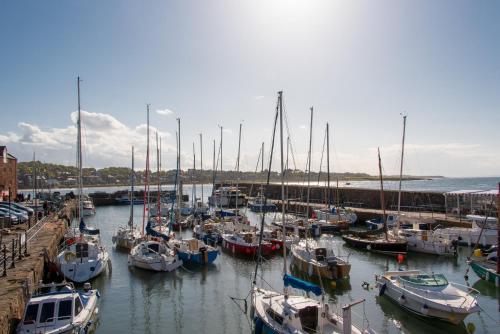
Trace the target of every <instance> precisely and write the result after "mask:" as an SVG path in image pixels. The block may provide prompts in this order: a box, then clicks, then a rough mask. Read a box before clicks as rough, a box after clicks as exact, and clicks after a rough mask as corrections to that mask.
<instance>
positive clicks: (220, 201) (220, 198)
mask: <svg viewBox="0 0 500 334" xmlns="http://www.w3.org/2000/svg"><path fill="white" fill-rule="evenodd" d="M222 130H223V128H222V125H221V126H220V186H221V188H222V180H223V178H222ZM219 195H220V196H219V204H220V210H221V212H222V189H221V191H220V192H219Z"/></svg>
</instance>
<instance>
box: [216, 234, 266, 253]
mask: <svg viewBox="0 0 500 334" xmlns="http://www.w3.org/2000/svg"><path fill="white" fill-rule="evenodd" d="M222 248H223V249H225V250H227V251H229V252H230V253H232V254H234V255H239V256H244V257H255V256H257V253H258V250H259V246H257V245H252V244H249V245H241V244H238V243H234V242H231V241H229V240H227V239H224V238H223V240H222ZM273 252H274V246H272V244H266V245H265V244H262V256H271V255H272V253H273Z"/></svg>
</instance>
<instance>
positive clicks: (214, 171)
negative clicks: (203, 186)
mask: <svg viewBox="0 0 500 334" xmlns="http://www.w3.org/2000/svg"><path fill="white" fill-rule="evenodd" d="M212 161H213V166H212V197H213V196H214V192H215V175H216V173H217V172H216V170H215V168H216V165H215V139H214V159H213V160H212ZM213 203H215V198H214V199H213ZM214 206H216V205H214Z"/></svg>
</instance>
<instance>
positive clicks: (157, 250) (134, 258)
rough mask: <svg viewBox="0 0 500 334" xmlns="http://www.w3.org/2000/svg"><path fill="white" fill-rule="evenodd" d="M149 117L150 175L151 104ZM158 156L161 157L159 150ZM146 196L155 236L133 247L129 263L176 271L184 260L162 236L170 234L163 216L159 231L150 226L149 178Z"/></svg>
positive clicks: (147, 167) (136, 265) (149, 228)
mask: <svg viewBox="0 0 500 334" xmlns="http://www.w3.org/2000/svg"><path fill="white" fill-rule="evenodd" d="M147 119H148V121H147V144H146V145H147V148H146V152H147V153H146V175H149V105H147ZM157 158H159V152H158V151H157ZM157 165H158V183H159V160H158V161H157ZM159 188H160V187H158V189H159ZM145 196H147V199H148V200H147V201H145V202H144V214H145V215H144V220H147V221H148V225H147V227H146V232H147V233H148V234H149V233H153V234H155V236H153V237H152V236H150V235H148V236H147V238H148V240H143V241H141V242H140V243H139V244H137V245H136V246H134V247H133V248H132V250H131V251H130V254H129V255H128V265H129V266H133V267H137V268H141V269H145V270H151V271H174V270H176V269H177V268H179V267H180V266H181V265H182V260H180V259H179V257H178V256H177V255H176V254H175V253H174V251H173V250H171V249H170V248H168V247H167V246H166V244H165V243H164V242H163V241H162V240H161V238H166V239H167V240H168V238H169V236H167V234H168V233H167V232H166V231H165V230H164V229H165V226H162V225H161V221H162V219H161V217H157V220H156V222H157V227H156V228H157V229H160V230H159V231H157V230H156V229H153V228H151V227H150V224H151V220H150V213H149V210H146V207H147V208H148V209H149V178H147V181H146V194H145ZM157 205H158V206H160V202H159V201H157ZM146 212H147V213H146ZM162 229H163V231H162ZM163 232H165V233H163ZM149 239H151V240H149ZM153 239H154V240H153Z"/></svg>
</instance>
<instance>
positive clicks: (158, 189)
mask: <svg viewBox="0 0 500 334" xmlns="http://www.w3.org/2000/svg"><path fill="white" fill-rule="evenodd" d="M156 181H157V182H158V188H157V191H156V210H157V211H156V217H157V221H158V224H159V223H160V222H161V198H160V149H159V148H158V131H156Z"/></svg>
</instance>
